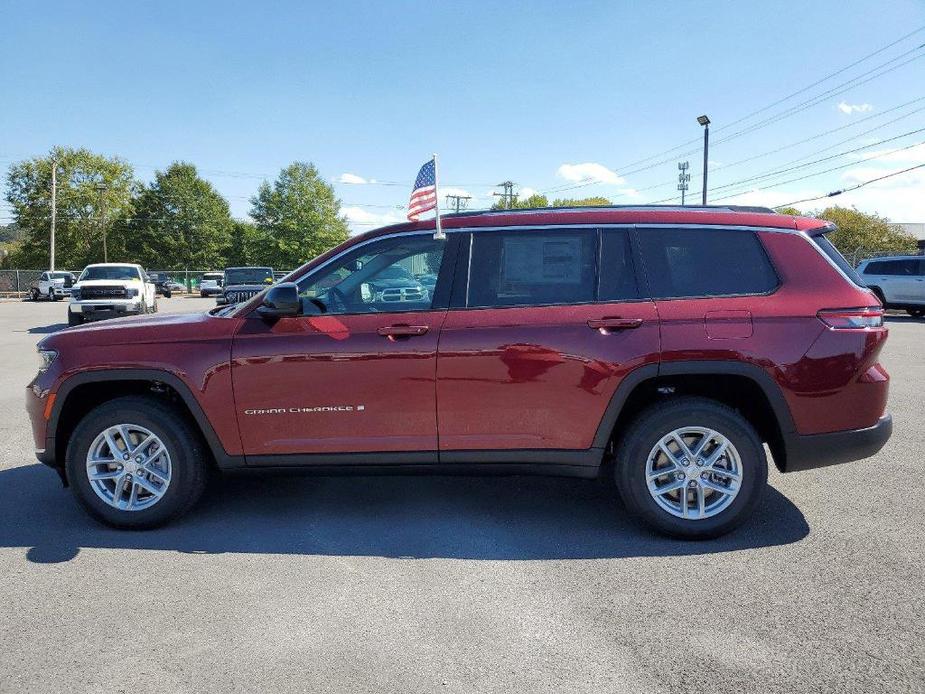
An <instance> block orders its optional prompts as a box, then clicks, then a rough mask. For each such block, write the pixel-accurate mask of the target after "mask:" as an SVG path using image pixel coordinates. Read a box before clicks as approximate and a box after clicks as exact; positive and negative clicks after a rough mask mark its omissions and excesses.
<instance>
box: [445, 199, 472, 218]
mask: <svg viewBox="0 0 925 694" xmlns="http://www.w3.org/2000/svg"><path fill="white" fill-rule="evenodd" d="M471 199H472V196H471V195H447V196H446V206H447V207H455V208H456V214H459V211H460V210H464V209H466V207H467V206H468V204H469V201H470V200H471Z"/></svg>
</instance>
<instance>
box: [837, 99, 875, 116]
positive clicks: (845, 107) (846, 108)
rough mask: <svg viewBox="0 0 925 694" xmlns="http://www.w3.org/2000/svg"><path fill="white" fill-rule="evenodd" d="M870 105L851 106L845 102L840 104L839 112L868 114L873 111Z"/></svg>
mask: <svg viewBox="0 0 925 694" xmlns="http://www.w3.org/2000/svg"><path fill="white" fill-rule="evenodd" d="M873 108H874V107H873V106H871V105H870V104H849V103H847V102H845V101H839V102H838V110H839V111H841V112H842V113H849V114H850V113H867V112H868V111H872V110H873Z"/></svg>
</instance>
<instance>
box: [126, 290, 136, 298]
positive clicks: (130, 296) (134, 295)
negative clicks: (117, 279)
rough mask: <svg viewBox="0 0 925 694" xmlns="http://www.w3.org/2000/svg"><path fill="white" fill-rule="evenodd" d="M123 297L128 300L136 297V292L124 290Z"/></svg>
mask: <svg viewBox="0 0 925 694" xmlns="http://www.w3.org/2000/svg"><path fill="white" fill-rule="evenodd" d="M125 296H127V297H128V298H129V299H131V298H133V297H136V296H138V290H137V289H126V290H125Z"/></svg>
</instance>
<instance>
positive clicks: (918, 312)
mask: <svg viewBox="0 0 925 694" xmlns="http://www.w3.org/2000/svg"><path fill="white" fill-rule="evenodd" d="M906 313H908V314H909V315H910V316H912V317H913V318H921V317H922V316H925V308H907V309H906Z"/></svg>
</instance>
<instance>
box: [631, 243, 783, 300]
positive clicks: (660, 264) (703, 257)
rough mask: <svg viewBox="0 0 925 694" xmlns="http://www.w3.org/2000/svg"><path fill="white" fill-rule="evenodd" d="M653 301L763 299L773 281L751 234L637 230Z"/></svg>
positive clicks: (775, 276) (774, 284)
mask: <svg viewBox="0 0 925 694" xmlns="http://www.w3.org/2000/svg"><path fill="white" fill-rule="evenodd" d="M639 244H640V249H641V250H642V255H643V259H644V261H645V266H646V268H645V269H646V276H647V278H648V280H649V286H650V289H651V291H652V297H653V298H655V299H669V298H682V297H707V296H735V295H741V294H766V293H768V292H770V291H773V290H774V289H775V288H776V287H777V285H778V279H777V275H776V274H775V272H774V268H773V267H772V266H771V262H770V261H769V260H768V257H767V255H766V254H765V252H764V248H763V247H762V246H761V242H760V241H759V240H758V238H757V237H756V236H755V234H754V233H753V232H749V231H739V230H734V229H708V228H704V229H651V228H649V229H647V228H644V227H640V228H639Z"/></svg>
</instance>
